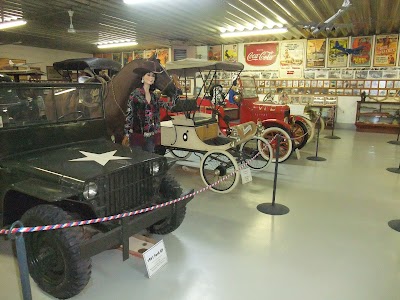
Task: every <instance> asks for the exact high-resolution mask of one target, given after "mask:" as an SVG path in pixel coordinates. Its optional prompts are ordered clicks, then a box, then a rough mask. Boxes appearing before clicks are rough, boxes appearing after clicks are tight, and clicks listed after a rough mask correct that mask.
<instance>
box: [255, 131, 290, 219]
mask: <svg viewBox="0 0 400 300" xmlns="http://www.w3.org/2000/svg"><path fill="white" fill-rule="evenodd" d="M275 138H276V139H277V141H276V149H275V172H274V187H273V191H272V203H261V204H259V205H257V209H258V211H260V212H262V213H265V214H268V215H274V216H275V215H285V214H287V213H288V212H289V208H288V207H286V206H285V205H282V204H277V203H275V196H276V183H277V181H278V165H279V162H278V160H279V148H280V147H281V140H282V137H281V136H280V135H279V134H278V135H277V136H276V137H275Z"/></svg>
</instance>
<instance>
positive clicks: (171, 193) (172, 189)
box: [148, 175, 186, 234]
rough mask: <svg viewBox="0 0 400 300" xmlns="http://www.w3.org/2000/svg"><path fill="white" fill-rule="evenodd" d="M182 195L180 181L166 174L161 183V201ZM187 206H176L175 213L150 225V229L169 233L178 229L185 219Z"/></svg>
mask: <svg viewBox="0 0 400 300" xmlns="http://www.w3.org/2000/svg"><path fill="white" fill-rule="evenodd" d="M181 195H182V189H181V187H180V185H179V183H178V182H177V181H176V180H175V179H174V178H173V177H172V176H170V175H166V176H165V177H164V178H163V179H162V181H161V185H160V196H161V203H164V202H167V201H170V200H174V199H177V198H179V197H180V196H181ZM185 215H186V206H176V208H175V211H174V213H173V214H172V215H171V216H170V217H168V218H165V219H164V220H161V221H159V222H158V223H156V224H154V225H152V226H150V227H149V228H148V231H149V232H151V233H155V234H168V233H171V232H173V231H174V230H176V229H177V228H178V227H179V226H180V225H181V224H182V222H183V219H185Z"/></svg>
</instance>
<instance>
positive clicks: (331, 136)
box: [325, 105, 340, 140]
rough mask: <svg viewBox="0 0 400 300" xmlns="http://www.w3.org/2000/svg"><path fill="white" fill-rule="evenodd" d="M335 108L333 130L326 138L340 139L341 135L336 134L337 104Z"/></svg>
mask: <svg viewBox="0 0 400 300" xmlns="http://www.w3.org/2000/svg"><path fill="white" fill-rule="evenodd" d="M332 109H333V118H332V132H331V135H327V136H326V137H325V138H326V139H331V140H339V139H340V137H338V136H337V135H334V132H335V124H336V116H337V114H336V110H337V106H336V105H335V106H332Z"/></svg>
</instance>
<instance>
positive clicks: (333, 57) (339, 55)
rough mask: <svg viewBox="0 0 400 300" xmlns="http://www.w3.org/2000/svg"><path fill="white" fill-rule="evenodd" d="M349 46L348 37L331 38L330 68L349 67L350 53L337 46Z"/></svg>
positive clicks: (329, 49) (329, 51)
mask: <svg viewBox="0 0 400 300" xmlns="http://www.w3.org/2000/svg"><path fill="white" fill-rule="evenodd" d="M337 46H341V47H343V48H348V46H349V39H348V38H335V39H329V48H328V68H337V67H347V60H348V55H347V54H346V53H345V52H343V51H341V50H338V49H337V48H336V47H337Z"/></svg>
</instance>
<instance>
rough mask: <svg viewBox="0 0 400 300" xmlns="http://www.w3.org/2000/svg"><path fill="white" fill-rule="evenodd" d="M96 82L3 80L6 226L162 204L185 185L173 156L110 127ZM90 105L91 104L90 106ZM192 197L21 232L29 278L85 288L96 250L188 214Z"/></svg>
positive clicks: (166, 228)
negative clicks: (172, 170) (110, 132)
mask: <svg viewBox="0 0 400 300" xmlns="http://www.w3.org/2000/svg"><path fill="white" fill-rule="evenodd" d="M101 89H102V85H101V84H98V83H43V82H42V83H15V82H2V83H0V109H1V110H0V141H1V143H0V221H1V223H2V225H3V227H9V226H10V224H12V223H13V222H15V221H16V220H21V221H22V223H23V225H24V226H36V225H53V224H63V223H67V222H70V221H73V220H88V219H94V218H100V217H106V216H112V215H116V214H120V213H123V212H128V211H132V210H137V209H141V208H145V207H149V206H152V205H155V204H159V203H164V202H167V201H170V200H173V199H176V198H178V197H181V196H186V195H188V194H189V192H188V193H182V189H181V187H180V185H179V184H178V182H177V181H176V180H175V179H174V178H172V177H171V176H170V175H168V174H167V171H168V169H169V163H168V161H167V158H165V157H162V156H158V155H156V154H152V153H147V152H143V151H141V150H133V149H130V148H129V147H124V146H122V145H119V144H115V143H113V142H112V141H111V139H110V138H109V137H108V136H107V130H106V124H105V119H104V113H103V103H102V91H101ZM89 104H90V105H89ZM192 198H193V197H192V196H190V197H188V198H187V199H185V200H183V201H179V202H177V203H175V204H172V205H168V206H163V207H162V208H159V209H154V210H152V211H149V212H146V213H143V214H138V215H136V216H134V217H129V218H124V219H120V220H113V221H108V222H103V223H97V224H92V225H87V226H80V227H72V228H65V229H59V230H50V231H40V232H36V233H26V234H24V238H25V243H26V250H27V256H28V265H29V271H30V275H31V277H32V278H33V279H34V280H35V282H36V283H37V284H38V285H39V286H40V288H41V289H43V290H44V291H45V292H47V293H49V294H51V295H52V296H54V297H57V298H61V299H66V298H70V297H73V296H74V295H77V294H78V293H80V292H81V291H82V290H83V288H84V287H85V286H86V284H87V283H88V281H89V279H90V274H91V259H90V258H91V257H92V256H93V255H96V254H98V253H100V252H102V251H104V250H107V249H112V248H115V247H119V246H120V245H123V257H124V259H127V258H128V250H129V242H128V239H129V237H130V236H132V235H133V234H136V233H138V232H141V231H143V230H146V229H147V230H148V231H150V232H151V233H157V234H168V233H170V232H172V231H174V230H175V229H176V228H178V227H179V226H180V224H181V223H182V221H183V219H184V217H185V212H186V204H187V203H188V202H189V201H190V200H191V199H192Z"/></svg>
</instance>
